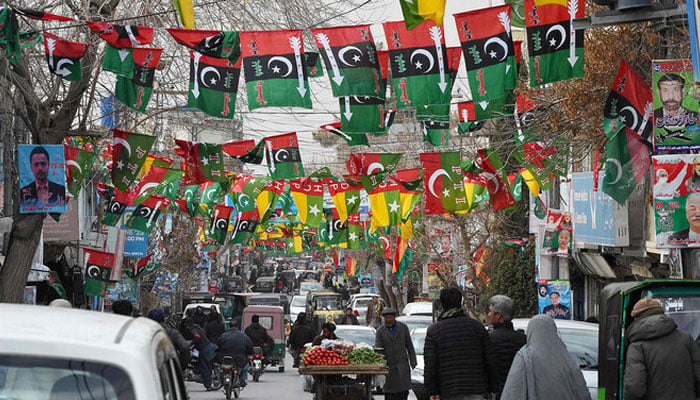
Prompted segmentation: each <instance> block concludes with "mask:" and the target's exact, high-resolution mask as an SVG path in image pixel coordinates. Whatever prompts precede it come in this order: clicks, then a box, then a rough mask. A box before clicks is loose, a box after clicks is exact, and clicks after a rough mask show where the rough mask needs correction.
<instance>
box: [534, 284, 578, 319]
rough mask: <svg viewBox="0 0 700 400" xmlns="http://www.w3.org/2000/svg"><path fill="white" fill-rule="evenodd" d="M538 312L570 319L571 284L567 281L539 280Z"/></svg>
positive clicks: (556, 317) (557, 317)
mask: <svg viewBox="0 0 700 400" xmlns="http://www.w3.org/2000/svg"><path fill="white" fill-rule="evenodd" d="M537 293H538V296H537V300H538V304H539V310H540V312H539V313H540V314H545V315H549V316H550V317H552V318H554V319H571V284H570V283H569V281H540V282H538V283H537Z"/></svg>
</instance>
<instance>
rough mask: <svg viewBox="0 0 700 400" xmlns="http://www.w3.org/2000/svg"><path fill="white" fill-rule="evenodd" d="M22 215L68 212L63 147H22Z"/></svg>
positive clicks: (20, 155)
mask: <svg viewBox="0 0 700 400" xmlns="http://www.w3.org/2000/svg"><path fill="white" fill-rule="evenodd" d="M17 158H18V163H19V212H20V213H22V214H31V213H64V212H66V173H65V157H64V153H63V146H62V145H29V144H21V145H19V146H18V150H17Z"/></svg>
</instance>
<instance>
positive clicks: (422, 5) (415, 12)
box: [399, 0, 446, 30]
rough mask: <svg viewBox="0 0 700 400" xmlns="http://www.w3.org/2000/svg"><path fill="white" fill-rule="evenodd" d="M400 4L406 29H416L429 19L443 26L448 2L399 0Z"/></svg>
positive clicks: (441, 0)
mask: <svg viewBox="0 0 700 400" xmlns="http://www.w3.org/2000/svg"><path fill="white" fill-rule="evenodd" d="M399 3H400V4H401V12H402V13H403V19H404V21H405V23H406V29H408V30H411V29H414V28H416V27H417V26H419V25H420V24H422V23H423V22H424V21H425V20H428V19H429V20H432V21H433V22H435V24H437V25H442V19H443V17H444V16H445V3H446V0H399Z"/></svg>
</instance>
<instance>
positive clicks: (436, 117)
mask: <svg viewBox="0 0 700 400" xmlns="http://www.w3.org/2000/svg"><path fill="white" fill-rule="evenodd" d="M461 60H462V49H461V48H459V47H448V48H447V76H448V77H449V78H450V79H449V80H448V85H447V92H448V93H452V87H453V85H454V82H455V81H456V80H457V72H458V70H459V63H460V61H461ZM416 119H417V120H418V121H429V120H433V121H443V122H446V121H449V120H450V103H441V104H421V105H418V106H416Z"/></svg>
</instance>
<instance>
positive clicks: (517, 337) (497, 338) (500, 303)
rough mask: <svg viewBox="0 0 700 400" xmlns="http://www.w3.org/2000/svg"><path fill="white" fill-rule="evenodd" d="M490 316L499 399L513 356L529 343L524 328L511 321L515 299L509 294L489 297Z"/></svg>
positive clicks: (497, 397) (490, 334)
mask: <svg viewBox="0 0 700 400" xmlns="http://www.w3.org/2000/svg"><path fill="white" fill-rule="evenodd" d="M488 317H489V322H490V323H491V327H492V328H493V329H492V330H491V332H490V333H489V336H490V338H491V342H492V343H493V357H494V360H495V361H496V365H497V367H498V378H499V381H500V385H499V390H498V393H496V399H499V398H500V397H501V391H502V390H503V385H504V384H505V382H506V378H507V377H508V371H509V370H510V366H511V364H512V363H513V358H515V354H516V353H517V352H518V350H520V348H521V347H523V346H525V343H527V336H525V332H523V331H522V330H517V331H516V330H515V329H513V322H511V320H512V319H513V300H512V299H511V298H510V297H508V296H504V295H496V296H493V297H491V298H490V299H489V315H488Z"/></svg>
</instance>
